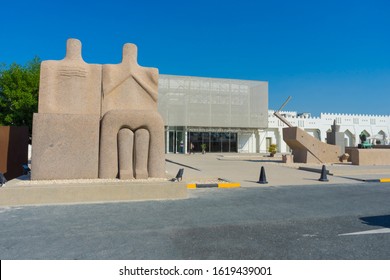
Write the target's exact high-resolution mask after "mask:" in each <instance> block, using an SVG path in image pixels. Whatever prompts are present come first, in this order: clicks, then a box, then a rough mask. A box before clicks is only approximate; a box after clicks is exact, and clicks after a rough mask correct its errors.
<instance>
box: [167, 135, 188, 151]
mask: <svg viewBox="0 0 390 280" xmlns="http://www.w3.org/2000/svg"><path fill="white" fill-rule="evenodd" d="M168 143H169V145H168V153H184V132H183V131H181V130H169V131H168Z"/></svg>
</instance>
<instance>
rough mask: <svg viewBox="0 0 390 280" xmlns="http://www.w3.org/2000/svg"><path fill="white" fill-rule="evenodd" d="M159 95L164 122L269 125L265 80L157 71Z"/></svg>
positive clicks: (213, 124) (233, 125)
mask: <svg viewBox="0 0 390 280" xmlns="http://www.w3.org/2000/svg"><path fill="white" fill-rule="evenodd" d="M158 95H159V96H158V111H159V112H160V114H161V116H162V117H163V119H164V122H165V125H166V126H183V127H213V128H215V127H224V128H265V127H267V126H268V83H267V82H260V81H246V80H233V79H213V78H199V77H186V76H172V75H160V77H159V88H158Z"/></svg>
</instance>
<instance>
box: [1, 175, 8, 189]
mask: <svg viewBox="0 0 390 280" xmlns="http://www.w3.org/2000/svg"><path fill="white" fill-rule="evenodd" d="M6 182H7V179H5V177H4V175H3V173H1V172H0V187H2V186H3V185H5V183H6Z"/></svg>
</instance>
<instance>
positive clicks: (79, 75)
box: [38, 39, 102, 115]
mask: <svg viewBox="0 0 390 280" xmlns="http://www.w3.org/2000/svg"><path fill="white" fill-rule="evenodd" d="M40 75H41V76H40V85H39V105H38V112H39V113H53V114H81V115H90V114H92V115H100V107H101V106H100V104H101V79H102V78H101V76H102V66H101V65H98V64H88V63H86V62H84V60H83V58H82V56H81V42H80V41H79V40H76V39H69V40H68V41H67V46H66V56H65V58H64V59H63V60H59V61H54V60H47V61H43V62H42V64H41V74H40Z"/></svg>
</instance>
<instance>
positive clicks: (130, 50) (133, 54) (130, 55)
mask: <svg viewBox="0 0 390 280" xmlns="http://www.w3.org/2000/svg"><path fill="white" fill-rule="evenodd" d="M137 52H138V49H137V46H136V45H135V44H130V43H127V44H124V45H123V52H122V62H124V61H132V62H135V63H137Z"/></svg>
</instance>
